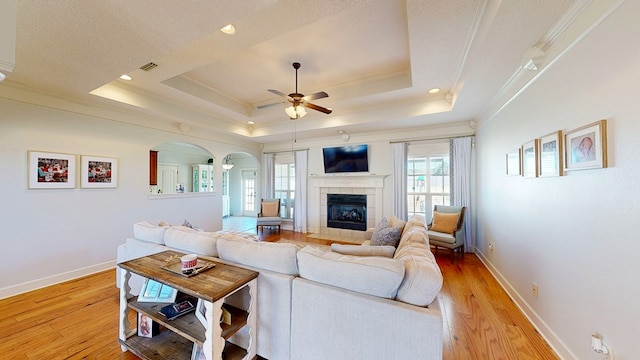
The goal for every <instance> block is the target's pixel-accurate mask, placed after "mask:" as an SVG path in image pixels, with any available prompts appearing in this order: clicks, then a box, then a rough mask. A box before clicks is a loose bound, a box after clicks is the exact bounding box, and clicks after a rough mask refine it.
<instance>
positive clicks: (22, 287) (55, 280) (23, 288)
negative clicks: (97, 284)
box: [0, 260, 116, 300]
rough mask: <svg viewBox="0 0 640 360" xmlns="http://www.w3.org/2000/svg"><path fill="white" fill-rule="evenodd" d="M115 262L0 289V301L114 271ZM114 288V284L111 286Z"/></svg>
mask: <svg viewBox="0 0 640 360" xmlns="http://www.w3.org/2000/svg"><path fill="white" fill-rule="evenodd" d="M115 267H116V261H115V260H112V261H107V262H105V263H102V264H96V265H91V266H87V267H84V268H80V269H76V270H72V271H68V272H64V273H60V274H56V275H52V276H47V277H45V278H42V279H37V280H32V281H28V282H25V283H22V284H17V285H12V286H8V287H5V288H2V289H0V300H1V299H5V298H8V297H11V296H15V295H19V294H23V293H26V292H29V291H33V290H38V289H41V288H43V287H47V286H51V285H55V284H59V283H61V282H65V281H69V280H73V279H77V278H80V277H83V276H87V275H91V274H95V273H98V272H101V271H105V270H109V269H115ZM113 285H114V286H115V283H114V284H113Z"/></svg>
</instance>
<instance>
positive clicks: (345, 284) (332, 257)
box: [298, 246, 404, 299]
mask: <svg viewBox="0 0 640 360" xmlns="http://www.w3.org/2000/svg"><path fill="white" fill-rule="evenodd" d="M298 269H299V271H300V276H301V277H303V278H305V279H308V280H312V281H317V282H319V283H323V284H327V285H332V286H336V287H339V288H343V289H347V290H352V291H356V292H360V293H364V294H369V295H374V296H379V297H384V298H389V299H393V298H394V297H395V296H396V293H397V291H398V286H399V285H400V283H401V282H402V279H403V278H404V265H403V264H402V261H398V260H394V259H389V258H383V257H369V256H352V255H342V254H338V253H334V252H330V251H322V250H320V249H317V248H315V247H313V246H307V247H305V248H304V249H302V250H300V251H298Z"/></svg>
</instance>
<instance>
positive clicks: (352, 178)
mask: <svg viewBox="0 0 640 360" xmlns="http://www.w3.org/2000/svg"><path fill="white" fill-rule="evenodd" d="M386 176H387V175H333V176H331V175H316V176H310V177H309V184H310V189H311V191H310V193H309V207H312V206H314V204H318V205H317V206H318V207H319V209H316V212H315V213H314V214H313V216H310V218H309V229H308V230H309V231H310V232H312V233H319V234H326V235H335V236H343V237H351V238H360V239H362V238H364V233H365V232H364V231H359V230H347V229H334V228H328V227H327V194H359V195H363V194H366V195H367V228H371V227H375V224H377V223H378V221H380V220H382V209H383V206H382V201H383V189H384V178H385V177H386ZM310 215H312V214H311V212H310Z"/></svg>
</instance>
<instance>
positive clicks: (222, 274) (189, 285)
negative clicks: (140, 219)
mask: <svg viewBox="0 0 640 360" xmlns="http://www.w3.org/2000/svg"><path fill="white" fill-rule="evenodd" d="M181 255H184V254H181V253H178V252H175V251H164V252H161V253H158V254H154V255H149V256H145V257H141V258H138V259H134V260H130V261H126V262H123V263H120V264H118V266H119V267H120V268H121V269H122V270H123V271H121V278H120V280H121V284H122V286H121V289H120V330H119V340H120V343H121V344H122V350H123V351H127V350H129V351H131V352H133V353H134V354H136V355H137V356H139V357H140V358H142V359H172V360H173V359H187V360H189V359H191V354H192V350H193V349H194V348H195V346H194V344H196V345H197V346H200V347H202V350H203V351H204V354H205V356H206V358H207V359H209V360H214V359H215V360H218V359H222V352H223V350H224V352H225V359H226V360H231V359H253V358H254V357H256V312H255V309H256V300H257V297H256V291H257V277H258V273H257V272H255V271H251V270H248V269H244V268H241V267H237V266H233V265H229V264H225V263H222V262H219V261H216V260H215V259H214V258H205V259H206V260H207V261H212V262H214V263H215V266H214V267H213V268H210V269H208V270H206V271H203V272H201V273H199V274H197V275H194V276H191V277H185V276H182V275H179V274H175V273H172V272H170V271H167V270H165V269H163V268H162V267H163V266H165V265H166V263H167V262H166V261H167V259H169V258H170V257H172V256H174V257H176V256H181ZM131 273H135V274H138V275H140V276H142V277H145V278H148V279H153V280H155V281H158V282H160V283H163V284H166V285H168V286H171V287H173V288H175V289H177V290H178V291H180V292H182V293H185V294H187V295H189V296H193V297H196V298H198V299H200V300H202V301H203V302H204V313H205V317H206V320H207V325H206V327H205V326H203V325H202V324H201V323H200V321H199V320H198V319H197V317H196V315H195V313H194V312H191V313H188V314H185V315H182V316H180V317H178V318H177V319H174V320H171V321H167V320H166V318H165V317H164V316H163V315H161V314H159V313H158V309H160V308H161V307H163V306H165V305H167V304H166V303H149V302H138V301H137V297H135V296H132V295H131V288H130V287H129V278H130V277H131ZM242 289H246V290H243V291H248V293H249V296H250V301H249V304H250V305H249V308H248V309H236V308H233V307H230V306H228V305H225V308H229V310H230V311H231V312H232V323H231V324H230V325H226V324H221V323H220V321H219V319H220V318H221V316H222V305H223V304H224V302H225V299H226V298H227V297H228V296H230V295H231V294H233V293H235V292H237V291H241V290H242ZM130 311H136V312H138V313H142V314H145V315H147V316H148V317H150V318H151V319H153V321H155V322H157V323H159V324H161V325H162V326H164V329H163V330H162V331H160V333H159V334H158V335H155V336H153V337H151V338H147V337H142V336H138V335H137V327H136V328H133V329H131V324H130V323H129V312H130ZM196 311H198V309H196ZM214 320H215V321H214ZM245 326H248V328H249V348H248V349H242V348H240V347H238V346H235V345H233V344H231V343H228V342H226V339H228V338H229V337H231V336H232V335H233V334H235V333H236V332H237V331H238V330H240V329H241V328H243V327H245Z"/></svg>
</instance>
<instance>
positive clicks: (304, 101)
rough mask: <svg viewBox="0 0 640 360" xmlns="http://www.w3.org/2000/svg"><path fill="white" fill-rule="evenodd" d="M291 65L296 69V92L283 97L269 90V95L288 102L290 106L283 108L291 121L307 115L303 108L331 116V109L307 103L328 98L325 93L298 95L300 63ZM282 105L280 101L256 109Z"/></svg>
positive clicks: (277, 92)
mask: <svg viewBox="0 0 640 360" xmlns="http://www.w3.org/2000/svg"><path fill="white" fill-rule="evenodd" d="M292 65H293V68H294V69H296V92H294V93H291V94H289V95H285V94H284V93H282V92H280V91H278V90H273V89H269V90H267V91H269V92H270V93H273V94H276V95H278V96H282V97H283V98H285V99H287V101H289V103H290V104H291V105H290V106H288V107H287V108H285V112H286V113H287V115H289V118H291V120H296V119H300V118H301V117H303V116H305V115H306V114H307V111H306V110H305V109H304V108H309V109H313V110H316V111H320V112H323V113H325V114H331V111H333V110H332V109H330V108H325V107H322V106H318V105H315V104H312V103H310V102H309V101H310V100H315V99H322V98H326V97H329V95H328V94H327V93H326V92H324V91H320V92H317V93H315V94H311V95H307V96H305V95H303V94H300V93H299V92H298V69H300V63H299V62H294V63H293V64H292ZM283 103H285V102H284V101H281V102H277V103H273V104H267V105H260V106H258V109H264V108H267V107H270V106H273V105H277V104H283Z"/></svg>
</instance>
